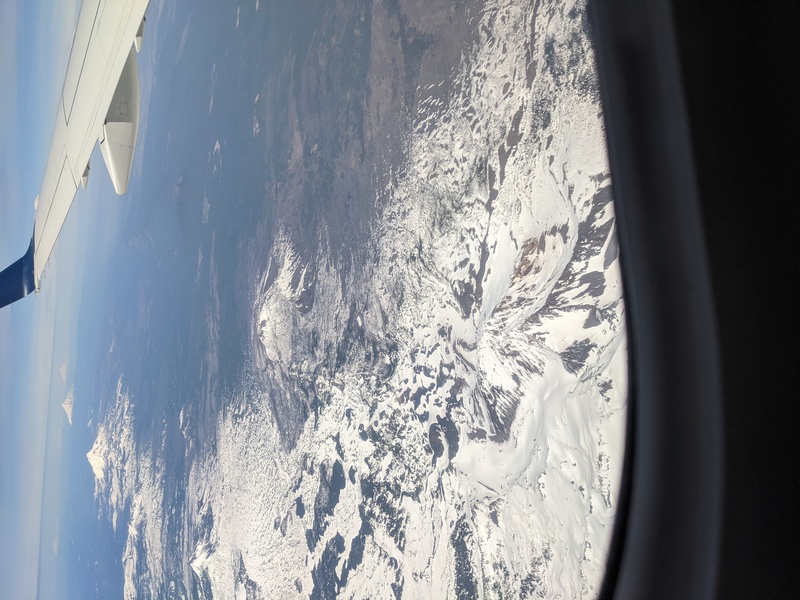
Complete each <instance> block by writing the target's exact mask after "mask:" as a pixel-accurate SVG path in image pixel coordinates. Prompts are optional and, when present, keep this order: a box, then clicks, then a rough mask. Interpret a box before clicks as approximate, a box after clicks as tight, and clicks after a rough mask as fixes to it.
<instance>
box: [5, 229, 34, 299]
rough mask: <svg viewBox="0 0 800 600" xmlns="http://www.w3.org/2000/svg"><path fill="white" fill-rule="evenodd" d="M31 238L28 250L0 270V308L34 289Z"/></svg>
mask: <svg viewBox="0 0 800 600" xmlns="http://www.w3.org/2000/svg"><path fill="white" fill-rule="evenodd" d="M33 255H34V247H33V238H31V244H30V246H28V251H27V252H26V253H25V255H24V256H23V257H22V258H20V259H19V260H18V261H17V262H15V263H14V264H12V265H11V266H10V267H8V268H7V269H6V270H5V271H2V272H0V308H3V307H4V306H8V305H9V304H12V303H13V302H16V301H17V300H20V299H22V298H24V297H25V296H27V295H28V294H30V293H31V292H33V291H34V290H36V278H35V276H34V270H33Z"/></svg>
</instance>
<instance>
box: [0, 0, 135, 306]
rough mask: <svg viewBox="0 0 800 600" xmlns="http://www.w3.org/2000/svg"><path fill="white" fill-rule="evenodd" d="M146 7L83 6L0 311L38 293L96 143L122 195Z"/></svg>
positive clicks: (127, 0)
mask: <svg viewBox="0 0 800 600" xmlns="http://www.w3.org/2000/svg"><path fill="white" fill-rule="evenodd" d="M148 3H149V0H84V1H83V4H82V6H81V12H80V15H79V17H78V24H77V27H76V29H75V35H74V37H73V41H72V50H71V52H70V58H69V63H68V66H67V73H66V78H65V80H64V87H63V90H62V93H61V102H60V103H59V106H58V114H57V115H56V122H55V127H54V130H53V139H52V141H51V143H50V152H49V154H48V157H47V164H46V167H45V172H44V180H43V181H42V187H41V191H40V192H39V195H38V196H37V197H36V202H35V209H36V218H35V224H34V232H33V239H32V240H31V245H30V247H29V249H28V252H27V253H26V254H25V256H23V258H21V259H20V260H18V261H17V262H15V263H14V264H13V265H11V266H10V267H9V268H8V269H6V270H4V271H3V272H2V273H0V308H2V307H3V306H6V305H7V304H10V303H12V302H16V301H17V300H19V299H21V298H23V297H25V296H26V295H28V294H29V293H30V292H31V291H33V290H34V289H35V290H37V291H38V289H39V285H40V281H41V276H42V273H43V271H44V268H45V266H46V265H47V262H48V260H49V259H50V254H51V253H52V251H53V247H54V246H55V244H56V240H57V239H58V235H59V233H60V232H61V228H62V226H63V225H64V221H65V220H66V218H67V214H68V213H69V209H70V207H71V206H72V201H73V200H74V198H75V194H76V193H77V191H78V186H79V185H82V186H84V187H85V186H86V184H87V182H88V178H89V158H90V156H91V154H92V151H93V150H94V146H95V144H96V143H99V144H100V150H101V152H102V155H103V159H104V161H105V163H106V166H107V168H108V172H109V174H110V175H111V181H112V182H113V184H114V190H115V191H116V192H117V194H119V195H123V194H125V192H126V191H127V188H128V179H129V177H130V172H131V167H132V165H133V155H134V150H135V148H136V135H137V131H138V125H139V69H138V63H137V58H136V53H137V51H138V49H139V47H140V45H141V41H142V36H143V33H144V15H145V11H146V10H147V5H148Z"/></svg>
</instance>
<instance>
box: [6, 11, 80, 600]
mask: <svg viewBox="0 0 800 600" xmlns="http://www.w3.org/2000/svg"><path fill="white" fill-rule="evenodd" d="M79 5H80V0H4V1H3V2H0V269H3V268H5V267H6V266H7V265H8V264H10V263H11V262H13V261H14V260H16V259H17V258H19V257H20V256H21V255H22V254H23V253H24V251H25V249H26V248H27V246H28V243H29V241H30V237H31V235H32V232H33V217H34V213H33V201H34V198H35V197H36V194H37V193H38V192H39V188H40V185H41V179H42V173H43V171H44V166H45V160H46V157H47V151H48V149H49V145H50V136H51V133H52V129H53V124H54V121H55V114H56V112H55V111H56V106H57V103H58V97H59V92H60V89H61V86H62V83H63V78H64V72H65V69H66V64H67V60H68V58H69V48H70V46H71V41H72V33H73V30H74V25H75V20H76V16H77V10H78V9H79ZM72 221H75V219H72ZM75 229H76V227H75V226H73V227H65V229H64V234H65V235H64V236H63V237H62V239H60V240H59V245H58V246H57V250H58V252H57V253H54V260H53V262H51V265H50V268H49V269H48V272H47V273H46V276H45V277H46V283H47V286H46V289H44V286H43V292H42V293H41V294H40V295H39V296H37V297H34V298H26V299H25V300H23V301H21V302H19V303H17V304H16V305H14V307H13V309H12V308H11V307H6V308H4V309H2V310H0V597H3V598H27V597H31V596H32V595H33V594H34V593H35V589H36V577H37V565H38V548H39V523H40V513H41V485H42V476H43V462H44V447H45V444H44V439H45V433H46V427H45V426H46V421H47V419H46V416H47V409H48V406H49V405H51V404H53V402H51V399H52V398H54V397H55V394H56V393H57V394H59V395H60V394H61V393H62V390H51V379H52V377H51V374H52V372H53V371H54V370H55V371H58V369H59V368H60V367H61V365H62V364H63V362H62V361H63V360H64V357H65V355H66V354H67V353H68V348H66V347H65V346H64V344H63V343H62V344H61V346H62V347H60V348H59V347H56V346H55V345H54V339H55V337H54V336H55V331H56V327H57V326H58V327H59V328H60V329H62V330H64V328H67V329H69V327H70V320H72V319H74V314H75V311H74V308H75V306H76V303H77V302H78V300H79V298H77V297H75V296H73V295H72V293H71V290H72V289H73V288H74V287H75V286H73V285H67V284H65V283H64V282H65V281H66V282H67V283H69V284H71V283H72V282H71V281H70V280H69V278H70V274H71V265H72V264H75V262H77V260H79V258H80V254H81V248H80V242H79V241H80V240H81V239H82V238H81V236H80V235H79V232H77V231H75ZM57 265H61V268H60V269H58V270H57V269H56V268H55V267H56V266H57ZM59 280H60V281H59ZM56 298H58V301H57V302H56ZM73 301H74V302H73ZM59 403H60V402H59Z"/></svg>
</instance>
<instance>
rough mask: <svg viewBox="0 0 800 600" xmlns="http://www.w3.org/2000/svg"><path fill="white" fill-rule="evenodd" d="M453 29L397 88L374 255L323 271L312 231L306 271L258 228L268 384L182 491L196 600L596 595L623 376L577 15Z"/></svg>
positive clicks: (488, 19) (612, 260) (228, 422)
mask: <svg viewBox="0 0 800 600" xmlns="http://www.w3.org/2000/svg"><path fill="white" fill-rule="evenodd" d="M474 25H475V31H476V32H479V33H477V34H476V38H475V40H474V43H473V45H472V46H471V47H470V48H468V49H467V51H465V53H464V54H463V55H462V58H461V62H460V64H459V65H458V66H457V68H456V69H454V71H453V73H452V77H453V81H452V83H451V84H450V88H449V89H450V90H453V92H452V93H449V94H443V93H441V91H440V90H439V89H438V87H437V86H436V85H432V86H428V87H426V88H418V89H417V90H416V94H417V98H418V102H419V107H420V110H419V112H418V113H417V114H416V115H414V116H413V133H412V134H411V135H410V136H409V138H408V140H407V145H408V163H407V164H406V165H404V167H403V168H402V169H401V170H399V172H397V173H393V174H392V175H391V177H387V180H388V181H389V182H390V183H389V184H388V185H387V186H386V189H385V190H382V191H381V192H380V193H379V195H378V197H377V198H376V200H375V201H376V204H378V208H379V210H378V212H379V218H378V220H377V222H376V223H375V224H374V227H373V232H374V234H373V237H372V239H371V240H370V246H371V248H373V249H374V252H375V261H374V262H373V263H370V264H366V265H360V266H359V267H356V268H355V269H353V270H351V271H350V272H348V273H346V274H345V273H342V272H341V271H340V269H339V265H340V264H341V261H340V260H338V257H337V255H336V249H334V248H331V247H330V244H329V243H327V242H326V240H325V239H323V240H322V241H321V243H320V246H319V250H318V252H317V255H316V256H315V257H314V258H313V260H312V261H307V262H303V259H302V258H301V255H302V253H301V252H300V251H299V250H298V249H296V248H294V247H293V245H292V242H291V239H292V236H291V232H288V231H286V232H284V233H281V234H280V235H279V236H278V239H277V242H276V244H275V247H274V248H273V251H272V253H271V255H270V257H269V261H268V265H267V267H266V268H265V269H264V280H263V282H262V285H261V287H260V291H259V293H258V294H257V302H256V305H255V307H254V312H255V315H256V324H255V335H254V356H255V357H256V359H257V360H256V366H257V368H258V371H259V373H260V375H261V377H262V378H263V380H264V382H265V383H264V388H263V389H264V390H265V391H264V392H263V393H262V394H261V395H259V393H258V392H253V393H251V394H247V395H244V396H243V397H242V398H241V399H240V401H239V403H238V404H237V405H235V406H234V407H233V408H232V409H231V410H230V411H228V412H226V413H225V414H223V415H222V416H221V417H220V419H219V423H218V428H217V443H216V453H215V454H213V455H209V456H208V457H207V459H206V460H205V461H203V462H202V463H200V464H197V465H195V467H194V470H193V472H192V477H191V484H190V485H191V486H192V488H191V493H192V495H193V496H194V497H195V498H197V499H199V506H198V508H197V512H196V514H195V516H194V520H195V522H201V521H202V522H205V523H208V522H209V521H210V522H212V523H213V525H212V526H211V527H210V528H209V529H206V530H204V532H203V533H202V534H201V535H199V536H198V540H197V548H196V551H195V553H194V555H193V559H192V567H193V569H194V570H195V573H196V574H197V576H198V578H199V580H201V581H202V582H204V586H205V587H206V589H208V590H212V591H214V592H215V595H221V596H225V595H227V594H233V593H234V591H235V590H236V591H237V593H238V591H241V590H247V589H251V590H255V591H258V590H260V591H261V593H262V594H264V595H269V594H273V595H276V596H279V597H290V596H292V595H294V594H298V593H301V594H303V595H306V594H311V595H312V596H313V597H333V596H334V595H337V594H340V595H341V596H342V597H356V598H363V597H392V596H395V597H400V596H402V597H412V598H413V597H437V598H446V597H487V598H488V597H498V598H499V597H562V598H577V597H592V596H593V595H595V594H596V593H597V590H598V588H599V584H600V582H601V580H602V576H603V572H604V560H605V555H606V551H607V547H608V543H609V540H610V534H611V528H612V523H613V517H614V512H615V508H616V496H617V486H618V481H619V477H620V469H621V465H622V455H623V442H624V423H625V402H626V390H627V363H626V343H625V331H624V313H623V311H624V307H623V303H622V289H621V280H620V272H619V263H618V251H617V245H616V239H615V236H614V227H615V225H614V212H613V205H612V203H611V188H610V178H609V174H608V165H607V162H606V154H605V141H604V136H603V124H602V116H601V111H600V106H599V98H598V94H597V88H596V81H595V75H594V65H593V62H592V52H591V47H590V44H589V39H588V37H587V34H586V29H585V19H584V17H583V15H582V5H581V3H577V5H573V3H549V4H548V5H546V6H544V7H540V8H539V10H538V12H536V13H535V15H534V11H533V9H532V7H531V6H530V5H526V4H525V3H517V2H488V3H487V4H486V6H485V8H484V10H483V11H482V13H481V15H480V17H479V18H477V17H476V22H475V24H474ZM387 168H388V167H387ZM309 298H313V300H311V301H309ZM302 412H307V413H309V414H311V415H312V416H311V417H310V418H309V419H308V420H306V421H305V425H304V427H303V428H302V430H301V432H300V433H299V435H297V437H296V439H295V438H293V437H292V436H289V438H288V439H289V442H288V444H287V431H288V430H289V429H290V428H291V427H290V426H289V425H287V422H288V421H287V419H288V416H287V415H291V414H300V413H302ZM287 449H288V451H285V450H287ZM248 586H249V587H248ZM242 593H244V592H242Z"/></svg>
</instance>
